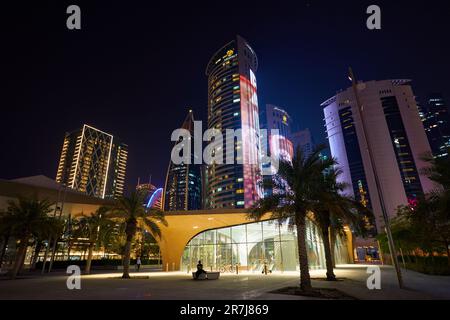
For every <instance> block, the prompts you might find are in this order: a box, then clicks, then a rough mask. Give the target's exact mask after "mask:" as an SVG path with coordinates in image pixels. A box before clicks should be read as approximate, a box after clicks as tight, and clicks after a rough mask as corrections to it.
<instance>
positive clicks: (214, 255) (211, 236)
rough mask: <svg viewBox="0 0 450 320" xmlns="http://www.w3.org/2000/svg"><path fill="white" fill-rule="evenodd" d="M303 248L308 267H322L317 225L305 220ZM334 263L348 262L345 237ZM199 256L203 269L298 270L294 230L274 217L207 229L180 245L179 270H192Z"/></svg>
mask: <svg viewBox="0 0 450 320" xmlns="http://www.w3.org/2000/svg"><path fill="white" fill-rule="evenodd" d="M306 232H307V249H308V259H309V264H310V267H311V268H312V269H322V268H325V255H324V249H323V242H322V239H321V237H320V236H319V229H318V228H317V226H316V225H315V224H314V223H312V222H311V221H309V220H308V221H307V229H306ZM335 248H336V250H335V257H336V262H337V263H348V262H349V257H348V253H347V252H348V250H347V247H346V245H345V241H341V240H340V239H337V241H336V245H335ZM199 260H201V261H202V263H203V267H204V269H205V270H207V271H211V270H213V271H214V270H219V271H221V272H235V270H236V269H235V267H236V265H238V266H239V271H249V272H258V273H260V272H262V271H263V270H264V265H266V267H267V268H268V271H274V272H275V271H299V266H298V244H297V232H296V230H295V228H293V229H291V228H289V227H288V226H287V225H285V224H283V225H280V224H279V223H278V221H274V220H269V221H261V222H255V223H249V224H243V225H238V226H233V227H226V228H220V229H214V230H208V231H204V232H201V233H199V234H198V235H196V236H195V237H194V238H192V239H191V240H190V241H189V243H188V244H187V245H186V247H185V249H184V253H183V256H182V261H181V270H183V271H190V270H195V269H196V265H197V263H198V261H199Z"/></svg>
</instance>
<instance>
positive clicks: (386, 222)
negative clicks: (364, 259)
mask: <svg viewBox="0 0 450 320" xmlns="http://www.w3.org/2000/svg"><path fill="white" fill-rule="evenodd" d="M348 71H349V77H350V80H351V81H352V87H353V92H354V94H355V99H356V105H357V109H358V113H359V116H360V118H361V127H362V129H363V134H364V139H365V140H366V145H367V153H368V155H369V159H370V164H371V166H372V172H373V176H374V178H375V185H376V188H377V193H378V198H379V199H380V206H381V211H382V213H383V219H384V226H385V227H384V228H385V231H386V235H387V238H388V245H389V251H390V253H391V259H392V263H393V264H394V268H395V272H396V273H397V280H398V285H399V287H400V288H403V287H404V286H403V278H402V272H401V270H400V266H399V265H398V261H397V251H396V250H395V245H394V239H393V238H392V232H391V226H390V223H389V216H388V214H387V211H386V206H385V204H384V198H383V192H382V190H381V183H380V179H379V178H378V172H377V167H376V164H375V160H374V158H373V152H372V149H371V144H370V142H369V136H368V135H367V129H366V124H365V122H364V115H363V105H362V104H361V100H360V99H359V95H358V88H357V85H358V83H357V81H356V78H355V75H354V74H353V70H352V68H351V67H350V68H348Z"/></svg>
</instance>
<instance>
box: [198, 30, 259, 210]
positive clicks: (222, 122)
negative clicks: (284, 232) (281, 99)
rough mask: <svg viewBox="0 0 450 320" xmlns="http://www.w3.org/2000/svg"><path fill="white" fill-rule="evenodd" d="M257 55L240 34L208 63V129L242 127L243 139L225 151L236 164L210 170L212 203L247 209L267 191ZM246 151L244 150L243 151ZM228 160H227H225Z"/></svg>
mask: <svg viewBox="0 0 450 320" xmlns="http://www.w3.org/2000/svg"><path fill="white" fill-rule="evenodd" d="M257 67H258V61H257V58H256V54H255V53H254V51H253V49H252V48H251V47H250V46H249V45H248V43H247V42H246V41H245V40H244V39H242V38H241V37H239V36H238V37H237V39H236V40H233V41H231V42H229V43H228V44H226V45H225V46H223V47H222V48H221V49H220V50H219V51H217V52H216V53H215V54H214V55H213V57H212V58H211V60H210V61H209V63H208V66H207V68H206V75H207V77H208V129H217V130H220V131H221V132H222V135H223V136H224V137H225V134H226V130H227V129H233V130H238V129H240V130H242V137H243V138H242V141H239V140H238V139H235V143H234V146H233V148H229V149H231V150H227V145H226V144H224V146H223V150H222V151H223V155H224V156H225V157H226V156H227V155H230V156H232V157H233V159H235V163H234V164H229V163H225V162H224V161H222V163H213V164H211V165H209V166H208V169H207V179H208V181H207V185H208V189H207V190H206V196H207V199H206V200H205V202H206V207H208V208H213V209H218V208H244V207H245V208H247V207H250V206H251V205H252V204H253V203H254V202H255V201H257V200H258V199H259V198H260V197H262V196H263V194H262V188H261V187H260V184H259V183H258V182H259V181H260V180H261V177H260V167H259V161H260V159H259V152H260V150H259V116H258V98H257V86H256V77H255V73H256V70H257ZM240 153H242V155H239V154H240ZM222 160H223V159H222Z"/></svg>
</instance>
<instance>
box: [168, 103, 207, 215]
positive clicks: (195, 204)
mask: <svg viewBox="0 0 450 320" xmlns="http://www.w3.org/2000/svg"><path fill="white" fill-rule="evenodd" d="M181 128H183V129H186V130H188V131H189V132H190V134H191V136H192V137H193V136H194V113H193V112H192V110H190V111H189V113H188V115H187V116H186V119H185V120H184V122H183V125H182V126H181ZM180 139H181V138H180ZM178 142H179V141H177V142H176V143H175V144H177V143H178ZM189 143H192V140H189ZM191 150H194V148H193V146H191ZM190 162H191V163H181V164H175V163H174V162H172V159H171V160H170V163H169V167H168V169H167V175H166V183H165V187H164V193H163V199H162V203H163V210H165V211H180V210H199V209H201V208H202V178H201V165H199V164H195V163H194V162H195V161H194V152H191V161H190Z"/></svg>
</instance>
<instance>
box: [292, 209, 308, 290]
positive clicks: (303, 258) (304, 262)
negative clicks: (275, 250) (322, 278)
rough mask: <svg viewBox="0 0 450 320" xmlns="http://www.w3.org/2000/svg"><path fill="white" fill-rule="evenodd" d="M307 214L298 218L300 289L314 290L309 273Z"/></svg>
mask: <svg viewBox="0 0 450 320" xmlns="http://www.w3.org/2000/svg"><path fill="white" fill-rule="evenodd" d="M305 219H306V215H304V214H302V215H301V216H300V217H298V218H297V219H296V220H297V221H296V225H297V242H298V258H299V264H300V289H301V290H303V291H312V286H311V277H310V275H309V265H308V252H307V249H306V220H305Z"/></svg>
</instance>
